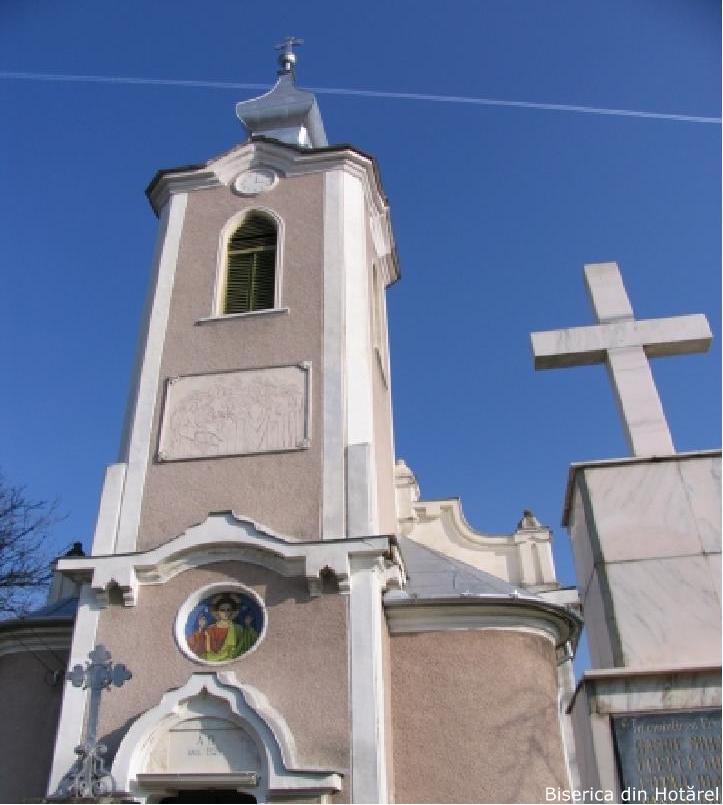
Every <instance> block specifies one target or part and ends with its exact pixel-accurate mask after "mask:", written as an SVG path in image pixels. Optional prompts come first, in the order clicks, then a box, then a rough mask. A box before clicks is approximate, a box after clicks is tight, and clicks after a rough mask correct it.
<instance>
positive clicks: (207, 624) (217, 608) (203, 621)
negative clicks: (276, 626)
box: [176, 585, 266, 663]
mask: <svg viewBox="0 0 723 805" xmlns="http://www.w3.org/2000/svg"><path fill="white" fill-rule="evenodd" d="M214 588H215V589H213V588H208V589H206V590H202V591H199V593H197V594H196V595H195V596H192V598H191V599H190V600H189V601H187V602H186V604H185V605H184V606H183V607H181V611H180V612H179V613H178V620H177V624H176V633H177V638H179V644H180V645H181V648H183V650H184V653H185V654H187V655H188V656H189V657H191V659H194V660H200V661H202V662H206V663H223V662H229V661H230V660H235V659H237V658H238V657H241V656H243V655H244V654H247V653H248V652H249V651H251V650H253V649H254V648H255V647H256V645H257V644H258V642H259V640H260V639H261V638H262V636H263V632H264V629H265V625H266V617H265V612H264V608H263V605H262V603H261V600H260V599H259V597H258V596H257V595H256V594H255V593H254V592H253V591H251V590H247V589H246V588H241V587H235V586H233V587H231V586H229V587H227V588H223V587H221V588H219V586H218V585H214ZM179 632H181V633H180V634H179Z"/></svg>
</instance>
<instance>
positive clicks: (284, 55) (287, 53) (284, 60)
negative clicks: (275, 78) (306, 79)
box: [276, 36, 304, 74]
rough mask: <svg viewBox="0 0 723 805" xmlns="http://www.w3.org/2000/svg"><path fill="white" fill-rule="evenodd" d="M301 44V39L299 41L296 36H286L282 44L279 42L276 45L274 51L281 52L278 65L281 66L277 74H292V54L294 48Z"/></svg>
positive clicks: (293, 59)
mask: <svg viewBox="0 0 723 805" xmlns="http://www.w3.org/2000/svg"><path fill="white" fill-rule="evenodd" d="M303 44H304V40H303V39H299V38H298V37H297V36H287V37H286V39H284V41H283V42H280V43H279V44H278V45H276V50H280V51H282V52H281V53H279V64H280V65H281V69H280V70H279V73H282V74H283V73H291V72H293V70H294V65H295V64H296V54H295V53H294V48H295V47H298V46H299V45H303Z"/></svg>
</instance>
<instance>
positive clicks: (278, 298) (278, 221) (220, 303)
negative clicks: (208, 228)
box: [211, 206, 286, 319]
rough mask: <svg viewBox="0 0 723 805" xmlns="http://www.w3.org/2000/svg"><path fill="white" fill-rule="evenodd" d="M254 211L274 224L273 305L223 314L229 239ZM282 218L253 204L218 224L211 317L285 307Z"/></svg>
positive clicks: (266, 208)
mask: <svg viewBox="0 0 723 805" xmlns="http://www.w3.org/2000/svg"><path fill="white" fill-rule="evenodd" d="M254 213H257V214H260V215H262V216H265V217H267V218H269V219H270V220H271V221H273V223H274V226H275V227H276V263H275V267H274V304H273V307H270V308H265V309H263V310H253V311H248V312H246V313H224V301H225V300H224V296H225V291H226V276H227V271H228V264H227V256H228V249H229V244H230V242H231V238H232V237H233V236H234V234H235V233H236V232H237V230H238V229H239V227H241V226H242V225H243V223H244V221H246V220H247V219H248V218H249V216H251V215H253V214H254ZM285 229H286V227H285V224H284V219H283V218H282V217H281V216H280V215H279V214H278V213H277V212H276V211H275V210H272V209H270V208H269V207H262V206H253V207H249V208H247V209H244V210H239V211H238V212H235V213H234V214H233V215H232V216H231V217H230V218H229V219H228V220H227V221H226V223H225V224H224V225H223V226H222V227H221V231H220V233H219V238H218V249H217V252H216V280H215V283H214V289H213V309H212V311H211V318H214V319H217V318H220V319H226V318H233V317H239V316H255V315H258V314H260V313H270V312H274V311H281V310H285V309H286V308H284V307H283V305H282V289H283V265H284V240H285V237H284V236H285Z"/></svg>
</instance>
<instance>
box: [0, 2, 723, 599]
mask: <svg viewBox="0 0 723 805" xmlns="http://www.w3.org/2000/svg"><path fill="white" fill-rule="evenodd" d="M289 33H291V34H294V35H296V36H301V37H303V38H304V39H305V42H306V44H305V45H304V46H303V47H302V48H301V50H300V56H299V68H298V82H299V84H300V85H301V86H306V87H315V88H346V89H357V90H359V89H365V90H376V91H381V92H398V93H418V94H434V95H445V96H463V97H469V98H486V99H499V100H509V101H527V102H531V103H535V104H567V105H578V106H586V107H592V108H613V109H626V110H638V111H644V112H657V113H661V114H678V115H688V116H697V117H709V118H719V117H720V98H721V88H720V74H721V73H720V5H719V4H718V3H716V2H714V1H713V0H710V2H704V1H703V0H686V2H683V1H682V0H676V1H675V2H672V1H670V0H624V1H623V2H615V1H614V0H612V1H611V0H606V2H593V1H592V0H591V2H586V3H580V2H556V1H555V0H549V2H527V1H526V0H524V1H523V0H485V1H478V2H448V3H445V4H441V3H426V2H415V3H412V2H396V3H390V2H386V3H380V2H367V3H365V4H364V5H363V6H361V5H360V6H356V5H355V6H351V5H349V6H345V5H344V4H338V3H334V4H332V3H328V2H309V3H303V4H302V3H292V2H283V1H280V2H275V3H273V4H270V3H269V4H261V3H238V2H219V1H217V0H208V1H207V2H204V3H203V4H200V3H191V2H186V1H185V0H174V2H170V0H162V1H160V2H153V3H148V2H124V3H122V4H120V3H111V2H109V0H94V1H93V2H63V3H58V2H51V1H50V0H47V1H45V2H40V1H39V2H30V1H29V0H15V1H14V2H4V3H1V4H0V103H1V104H2V108H3V110H4V116H3V117H4V121H3V125H2V126H1V127H0V151H1V153H2V157H1V158H0V180H1V181H2V188H3V194H2V199H3V203H2V207H3V214H2V216H1V217H0V246H1V248H2V255H3V292H2V295H1V296H0V328H1V330H0V361H1V365H2V376H3V380H4V384H3V385H4V389H3V394H2V395H1V396H0V422H2V432H1V434H0V467H2V469H3V472H4V474H5V475H6V477H7V478H8V479H9V480H10V481H12V482H14V483H22V484H25V485H26V487H27V491H28V494H29V495H30V496H32V497H36V498H56V497H57V498H58V499H59V501H60V507H61V510H62V511H63V512H65V513H66V514H67V517H66V519H65V520H64V521H62V522H61V523H59V524H58V525H57V527H56V528H55V532H54V546H53V547H54V548H57V549H58V550H62V549H64V548H65V547H66V546H67V545H68V544H69V543H70V542H72V541H74V540H81V541H83V542H84V544H85V546H86V547H89V544H90V538H91V536H92V531H93V526H94V520H95V513H96V508H97V503H98V493H99V490H100V484H101V480H102V476H103V472H104V468H105V465H106V464H108V463H111V462H113V461H114V460H115V459H116V454H117V448H118V442H119V437H120V429H121V423H122V417H123V411H124V407H125V401H126V394H127V387H128V380H129V377H130V372H131V366H132V362H133V358H134V352H135V345H136V339H137V333H138V325H139V321H140V315H141V308H142V305H143V302H144V297H145V291H146V284H147V280H148V270H149V265H150V260H151V255H152V250H153V244H154V238H155V233H156V223H157V222H156V219H155V217H154V215H153V213H152V212H151V210H150V207H149V205H148V203H147V201H146V199H145V197H144V194H143V191H144V189H145V187H146V185H147V184H148V182H149V181H150V179H151V178H152V177H153V175H154V173H155V171H156V170H158V169H159V168H163V167H171V166H175V165H185V164H189V163H196V162H202V161H204V160H206V159H208V158H210V157H211V156H214V155H216V154H219V153H221V152H223V151H225V150H227V149H228V148H230V147H231V146H233V145H234V144H236V143H238V142H240V141H241V140H243V139H244V131H243V129H242V127H241V125H240V124H239V122H238V121H237V120H236V118H235V116H234V105H235V102H236V101H238V100H242V99H244V98H248V97H251V96H253V95H257V94H259V92H258V91H252V90H242V89H228V88H226V89H224V88H209V87H188V86H174V85H146V84H142V83H139V84H126V83H103V82H95V83H88V82H86V83H83V82H78V81H49V80H40V79H35V80H29V79H19V78H11V77H8V74H9V73H17V72H24V73H34V74H46V75H48V74H50V75H86V76H107V77H131V78H147V79H169V80H195V81H201V82H203V81H206V82H230V83H252V84H254V83H255V84H261V85H270V84H271V83H272V82H273V80H274V77H275V55H274V51H273V47H272V46H273V45H274V44H275V43H276V42H278V41H279V40H280V39H281V38H282V37H283V36H285V35H286V34H289ZM318 97H319V104H320V107H321V111H322V115H323V118H324V122H325V125H326V130H327V134H328V136H329V139H330V141H331V142H335V143H340V142H348V143H352V144H354V145H355V146H357V147H359V148H361V149H362V150H364V151H366V152H369V153H372V154H374V155H375V156H376V158H377V159H378V161H379V165H380V168H381V174H382V179H383V183H384V187H385V190H386V192H387V195H388V197H389V200H390V204H391V210H392V221H393V224H394V229H395V234H396V240H397V245H398V250H399V256H400V262H401V268H402V280H401V282H399V283H397V284H396V285H395V286H394V287H393V288H391V289H390V291H389V296H388V304H389V321H390V330H391V359H392V389H393V393H394V403H395V434H396V446H397V455H398V456H400V457H403V458H404V459H405V460H406V461H407V463H408V464H409V465H410V467H412V469H413V470H414V471H415V472H416V473H417V476H418V479H419V481H420V484H421V487H422V493H423V495H424V496H425V497H427V498H434V497H452V496H460V497H461V498H462V504H463V508H464V511H465V513H466V516H467V518H468V520H469V522H470V523H471V524H472V525H473V526H474V527H476V528H477V529H479V530H482V531H489V532H509V531H511V530H513V528H514V526H515V524H516V522H517V520H518V519H519V517H520V515H521V512H522V509H524V508H531V509H533V510H534V512H535V513H536V514H537V516H538V517H539V518H540V520H542V521H543V522H544V523H546V524H548V525H550V526H552V527H553V528H554V529H555V546H556V556H557V559H558V570H559V575H560V577H561V580H562V581H563V582H565V583H568V584H571V583H573V582H574V571H573V568H572V564H571V561H570V554H569V548H568V541H567V536H566V534H565V533H564V531H563V529H562V528H561V527H560V526H559V522H560V514H561V509H562V500H563V494H564V488H565V482H566V477H567V470H568V466H569V464H570V463H571V462H573V461H581V460H586V459H601V458H611V457H619V456H624V455H626V453H627V448H626V445H625V442H624V440H623V436H622V429H621V426H620V423H619V421H618V418H617V414H616V410H615V406H614V402H613V398H612V393H611V389H610V386H609V383H608V380H607V377H606V373H605V371H604V369H603V367H601V366H592V367H583V368H578V369H574V370H566V371H555V372H544V373H535V372H534V371H533V369H532V360H531V356H530V349H529V332H530V331H533V330H542V329H553V328H558V327H565V326H573V325H583V324H589V323H592V321H593V318H592V312H591V310H590V309H589V306H588V302H587V299H586V296H585V291H584V287H583V280H582V266H583V264H584V263H586V262H598V261H606V260H616V261H618V263H619V264H620V265H621V268H622V271H623V276H624V281H625V283H626V286H627V288H628V291H629V294H630V297H631V299H632V303H633V307H634V309H635V312H636V315H637V316H638V317H640V318H647V317H657V316H670V315H675V314H678V313H681V314H682V313H697V312H702V313H705V314H706V315H707V316H708V317H709V319H710V322H711V326H712V329H713V332H714V336H715V341H714V346H713V349H712V350H711V352H710V353H708V354H707V355H702V356H701V355H696V356H686V357H682V358H666V359H660V360H657V361H655V362H654V369H653V370H654V374H655V378H656V381H657V384H658V387H659V390H660V394H661V397H662V400H663V404H664V407H665V410H666V412H667V415H668V420H669V423H670V427H671V430H672V433H673V438H674V441H675V443H676V447H677V448H678V449H679V450H695V449H707V448H714V447H718V446H719V445H720V430H719V428H720V363H721V362H720V333H721V326H720V266H721V255H720V245H721V231H720V221H721V204H720V175H721V166H720V154H721V143H720V126H719V125H716V124H710V123H701V122H689V121H683V120H670V119H660V118H644V117H638V116H634V115H632V116H623V115H601V114H593V113H580V112H565V111H551V110H540V109H535V108H521V107H518V108H515V107H504V106H497V105H479V104H474V103H442V102H432V101H423V100H407V99H400V98H389V97H386V98H371V97H359V96H347V95H339V94H327V93H319V96H318Z"/></svg>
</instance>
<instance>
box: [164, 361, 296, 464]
mask: <svg viewBox="0 0 723 805" xmlns="http://www.w3.org/2000/svg"><path fill="white" fill-rule="evenodd" d="M310 386H311V364H310V363H308V362H305V363H300V364H297V365H295V366H274V367H270V368H265V369H239V370H237V371H232V372H218V373H214V374H203V375H188V376H185V377H174V378H171V379H169V380H168V382H167V385H166V399H165V405H164V410H163V417H162V421H161V431H160V437H159V442H158V459H159V461H183V460H186V459H194V458H215V457H218V456H235V455H248V454H253V453H273V452H279V451H285V450H303V449H304V448H307V447H308V446H309V437H310V400H311V397H310V392H311V388H310Z"/></svg>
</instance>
